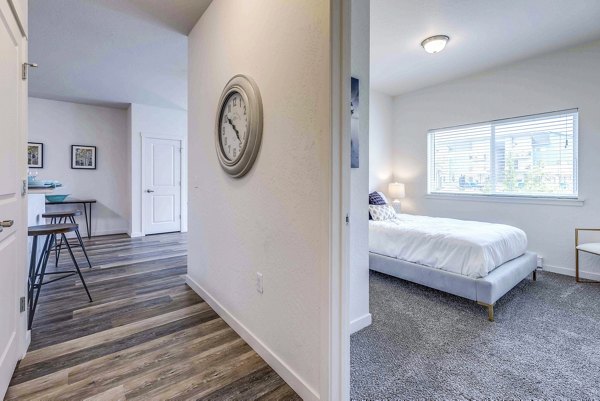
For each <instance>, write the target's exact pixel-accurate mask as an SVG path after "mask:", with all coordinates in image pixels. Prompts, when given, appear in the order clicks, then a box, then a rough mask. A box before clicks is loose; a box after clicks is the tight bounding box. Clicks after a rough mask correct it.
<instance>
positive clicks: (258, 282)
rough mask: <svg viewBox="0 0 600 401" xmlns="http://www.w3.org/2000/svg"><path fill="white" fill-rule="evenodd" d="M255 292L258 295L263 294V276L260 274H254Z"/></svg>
mask: <svg viewBox="0 0 600 401" xmlns="http://www.w3.org/2000/svg"><path fill="white" fill-rule="evenodd" d="M256 291H258V293H259V294H262V293H263V275H262V273H258V272H257V273H256Z"/></svg>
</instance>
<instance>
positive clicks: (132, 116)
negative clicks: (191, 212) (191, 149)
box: [127, 103, 188, 237]
mask: <svg viewBox="0 0 600 401" xmlns="http://www.w3.org/2000/svg"><path fill="white" fill-rule="evenodd" d="M127 118H128V121H127V125H128V129H129V131H128V132H129V142H128V144H127V147H128V150H129V151H130V152H131V158H130V160H131V163H130V165H129V166H128V168H129V172H130V176H129V179H130V188H131V202H130V205H129V209H130V210H131V219H130V221H129V226H128V233H129V235H131V236H132V237H138V236H140V235H142V196H143V190H144V189H143V188H142V178H141V177H142V176H141V168H142V134H144V135H148V136H152V137H160V138H174V139H181V140H182V143H183V152H182V157H181V167H182V170H181V186H182V191H181V231H183V232H185V231H187V221H188V219H187V192H188V190H187V166H188V162H187V112H186V111H182V110H176V109H165V108H161V107H154V106H147V105H143V104H135V103H134V104H131V106H130V107H129V110H128V117H127Z"/></svg>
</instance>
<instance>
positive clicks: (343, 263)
mask: <svg viewBox="0 0 600 401" xmlns="http://www.w3.org/2000/svg"><path fill="white" fill-rule="evenodd" d="M350 11H351V2H350V0H331V2H330V36H331V48H330V55H331V88H330V90H331V99H330V101H331V164H330V177H331V190H330V193H329V202H330V213H329V215H330V217H329V218H330V221H329V226H330V234H329V239H330V241H329V242H330V246H329V254H330V260H329V269H326V270H325V269H323V274H322V275H321V276H322V277H321V283H322V286H321V288H320V290H321V293H322V298H321V303H322V307H321V310H322V311H323V313H322V319H321V322H320V323H321V327H322V335H321V348H322V350H323V351H322V353H323V360H322V361H321V369H322V374H321V399H322V400H323V401H338V400H347V399H350V311H349V309H350V302H349V299H350V268H349V249H350V247H349V227H348V226H347V225H346V223H345V220H346V215H347V214H348V213H349V210H350V168H349V166H350V152H347V151H346V150H347V149H350V136H349V135H348V134H347V133H348V132H350V108H349V107H348V99H350V77H351V74H350V67H351V60H350V47H351V41H350V36H351V35H350V33H351V26H350V24H351V22H350V21H351V18H350V16H351V15H350Z"/></svg>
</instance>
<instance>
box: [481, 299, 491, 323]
mask: <svg viewBox="0 0 600 401" xmlns="http://www.w3.org/2000/svg"><path fill="white" fill-rule="evenodd" d="M477 303H478V304H479V305H481V306H485V307H486V308H487V312H488V320H489V321H490V322H493V321H494V305H490V304H486V303H484V302H477Z"/></svg>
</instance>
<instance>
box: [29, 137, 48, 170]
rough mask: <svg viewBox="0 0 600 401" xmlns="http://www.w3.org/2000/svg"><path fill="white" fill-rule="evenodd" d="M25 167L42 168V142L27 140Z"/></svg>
mask: <svg viewBox="0 0 600 401" xmlns="http://www.w3.org/2000/svg"><path fill="white" fill-rule="evenodd" d="M27 167H29V168H44V144H43V143H38V142H27Z"/></svg>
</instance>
